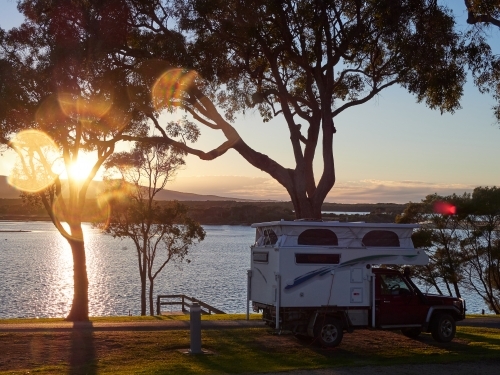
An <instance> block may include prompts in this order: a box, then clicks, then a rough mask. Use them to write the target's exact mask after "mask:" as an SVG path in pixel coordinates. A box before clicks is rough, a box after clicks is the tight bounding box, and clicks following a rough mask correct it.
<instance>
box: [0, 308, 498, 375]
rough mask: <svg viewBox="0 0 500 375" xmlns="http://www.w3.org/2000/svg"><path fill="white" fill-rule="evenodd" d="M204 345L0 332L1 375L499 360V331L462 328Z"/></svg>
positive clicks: (213, 340) (264, 332) (110, 334)
mask: <svg viewBox="0 0 500 375" xmlns="http://www.w3.org/2000/svg"><path fill="white" fill-rule="evenodd" d="M226 317H227V316H226ZM127 318H128V317H127ZM167 318H168V319H179V318H180V317H165V319H167ZM182 318H184V317H182ZM204 318H205V319H215V317H214V316H213V317H212V318H209V317H204ZM239 318H241V316H240V317H239ZM37 321H40V320H37ZM93 321H97V320H94V319H93ZM99 321H100V320H99ZM112 321H116V320H115V319H113V320H112ZM202 342H203V348H204V349H207V350H210V351H211V352H213V354H211V355H186V354H182V353H181V351H180V349H187V348H189V331H157V332H151V331H120V332H117V331H98V330H96V331H93V330H89V329H74V330H73V331H71V332H46V333H44V332H36V333H27V332H9V333H0V348H2V349H1V350H0V374H25V373H27V372H28V371H29V372H30V373H32V372H33V373H37V374H56V373H71V374H238V373H252V372H255V373H258V372H273V371H287V370H292V369H314V368H325V367H339V366H367V365H372V366H377V365H390V364H400V363H420V364H422V363H448V362H462V361H484V360H497V361H498V359H499V358H500V329H494V328H477V327H458V328H457V337H456V338H455V340H454V341H453V342H451V343H449V344H439V343H436V342H435V341H433V340H432V338H431V337H430V335H428V334H423V335H421V337H420V338H419V339H418V340H411V339H408V338H406V337H404V336H403V335H401V334H399V333H398V332H388V331H369V330H358V331H355V332H354V333H352V334H347V333H346V334H345V335H344V340H343V341H342V343H341V345H340V346H339V347H337V348H334V349H322V348H319V347H318V346H316V345H314V344H313V343H309V342H301V341H298V340H296V339H295V338H294V337H293V336H292V335H286V334H285V335H276V334H274V333H273V332H272V331H271V330H269V329H266V328H249V329H227V330H206V331H203V334H202Z"/></svg>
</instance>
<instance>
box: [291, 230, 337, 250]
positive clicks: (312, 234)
mask: <svg viewBox="0 0 500 375" xmlns="http://www.w3.org/2000/svg"><path fill="white" fill-rule="evenodd" d="M298 244H299V245H313V246H338V245H339V239H338V238H337V235H336V234H335V233H334V232H332V231H331V230H330V229H306V230H305V231H303V232H302V233H301V234H300V235H299V238H298Z"/></svg>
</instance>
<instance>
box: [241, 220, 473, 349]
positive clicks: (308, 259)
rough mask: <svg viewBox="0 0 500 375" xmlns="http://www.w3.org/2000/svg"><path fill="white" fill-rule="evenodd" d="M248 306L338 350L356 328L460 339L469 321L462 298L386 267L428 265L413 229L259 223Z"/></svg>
mask: <svg viewBox="0 0 500 375" xmlns="http://www.w3.org/2000/svg"><path fill="white" fill-rule="evenodd" d="M252 227H253V228H255V229H256V235H255V243H254V244H253V245H252V246H251V269H250V270H249V271H248V304H250V301H251V304H252V307H253V310H254V311H255V312H261V313H262V318H263V319H264V321H265V322H266V323H267V324H268V325H270V326H271V327H274V328H275V329H276V330H287V331H291V332H293V333H294V334H295V335H296V336H297V337H298V338H315V339H316V340H315V341H317V342H318V343H320V344H321V345H323V346H326V347H334V346H337V345H339V344H340V342H341V341H342V337H343V334H344V332H353V331H354V330H355V329H356V328H373V329H400V330H402V332H403V333H404V334H405V335H406V336H408V337H417V336H418V335H419V334H420V333H421V332H431V333H432V336H433V338H434V339H435V340H437V341H440V342H448V341H451V340H452V339H453V337H454V336H455V329H456V326H455V322H456V321H458V320H462V319H464V318H465V301H464V300H463V299H460V298H453V297H446V296H438V295H431V294H426V293H422V292H421V291H420V290H419V288H418V287H417V286H416V285H415V283H414V282H413V281H412V280H411V278H410V277H409V268H408V267H406V268H404V269H405V271H404V272H399V271H397V270H395V269H391V268H387V266H388V265H398V266H401V267H398V268H401V269H403V266H411V265H426V264H427V263H428V262H429V259H428V256H427V254H426V253H425V251H424V250H423V249H416V248H414V246H413V242H412V240H411V235H412V232H413V229H414V228H416V227H418V226H417V225H413V224H381V223H344V222H322V221H317V222H316V221H300V220H299V221H283V220H282V221H273V222H267V223H258V224H253V225H252Z"/></svg>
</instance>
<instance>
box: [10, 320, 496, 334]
mask: <svg viewBox="0 0 500 375" xmlns="http://www.w3.org/2000/svg"><path fill="white" fill-rule="evenodd" d="M457 325H459V326H470V327H489V328H500V318H473V319H465V320H463V321H461V322H457ZM201 327H202V329H231V328H259V327H265V325H264V323H263V322H262V321H260V320H248V321H247V320H202V322H201ZM75 328H77V329H92V330H94V331H169V330H183V329H189V321H188V320H158V321H148V322H121V323H105V322H93V323H71V322H60V323H22V324H1V323H0V332H69V331H72V330H73V329H75Z"/></svg>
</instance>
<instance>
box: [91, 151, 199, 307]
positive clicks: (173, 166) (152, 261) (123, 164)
mask: <svg viewBox="0 0 500 375" xmlns="http://www.w3.org/2000/svg"><path fill="white" fill-rule="evenodd" d="M183 165H184V153H183V152H181V151H179V150H176V149H175V148H173V147H169V146H165V145H156V146H154V145H145V144H140V145H137V146H136V147H135V148H134V149H133V150H132V151H131V152H121V153H115V154H113V155H112V156H111V157H110V158H109V159H108V160H107V161H106V163H105V167H106V169H107V173H109V176H110V177H109V178H108V179H107V185H108V194H110V198H109V199H108V200H109V203H110V208H111V215H110V217H109V218H108V219H107V220H106V221H105V222H102V223H99V224H98V226H99V227H101V228H102V229H103V231H104V232H106V233H109V234H111V235H112V236H113V237H115V238H116V237H117V238H122V239H123V238H129V239H131V240H132V242H133V243H134V246H135V252H136V255H137V264H138V268H139V277H140V281H141V296H140V299H141V315H146V310H147V306H148V305H149V314H150V315H154V311H155V308H154V285H155V279H156V277H157V276H158V275H159V274H160V273H161V272H162V271H163V270H164V268H165V266H166V265H167V264H168V263H169V262H182V261H184V260H187V261H188V262H189V260H188V259H187V258H186V257H187V255H188V252H189V247H190V246H191V245H193V244H195V243H197V242H199V241H202V240H203V239H204V238H205V231H204V230H203V228H202V227H201V225H199V224H198V223H197V222H196V221H194V220H192V219H191V218H190V217H189V215H188V207H187V206H185V205H183V204H181V203H179V202H169V203H166V202H158V201H156V200H155V197H156V195H157V194H158V193H159V192H160V191H161V190H163V188H164V187H165V186H166V184H167V182H168V181H170V180H171V179H172V178H173V177H174V175H175V173H176V172H177V170H178V169H179V168H180V167H181V166H183ZM117 176H120V178H119V179H117V178H116V177H117ZM148 282H149V284H148Z"/></svg>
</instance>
